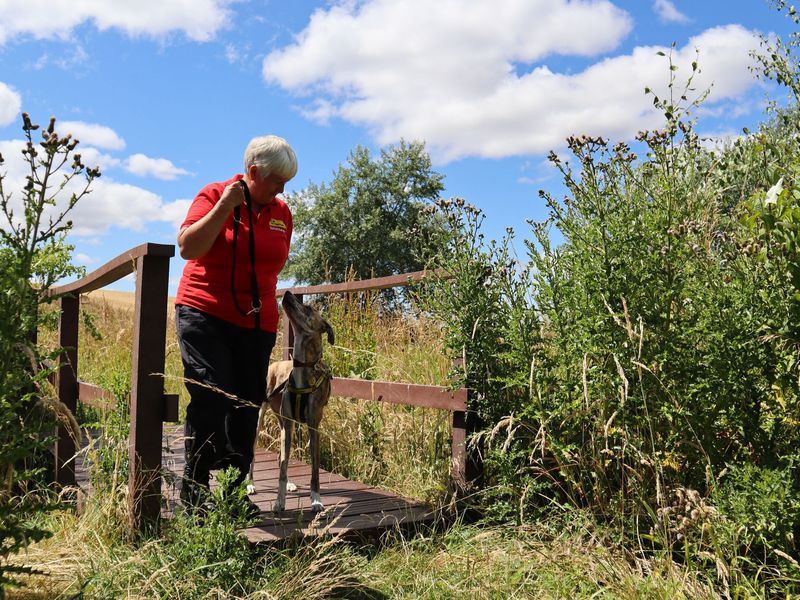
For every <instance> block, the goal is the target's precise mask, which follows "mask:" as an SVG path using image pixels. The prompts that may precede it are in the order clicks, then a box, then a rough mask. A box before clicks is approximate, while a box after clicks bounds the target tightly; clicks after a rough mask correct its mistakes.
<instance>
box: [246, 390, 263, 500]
mask: <svg viewBox="0 0 800 600" xmlns="http://www.w3.org/2000/svg"><path fill="white" fill-rule="evenodd" d="M266 412H267V405H266V404H262V405H261V408H259V410H258V425H257V426H256V437H255V439H254V440H253V460H252V461H251V462H250V477H249V480H248V482H247V493H248V495H249V494H255V493H256V479H255V467H256V450H257V449H258V434H259V432H260V431H261V430H262V429H263V428H264V419H265V416H266Z"/></svg>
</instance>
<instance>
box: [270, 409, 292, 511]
mask: <svg viewBox="0 0 800 600" xmlns="http://www.w3.org/2000/svg"><path fill="white" fill-rule="evenodd" d="M280 425H281V459H280V463H281V464H280V475H279V476H278V497H277V498H276V499H275V507H274V510H275V512H283V510H284V508H286V487H287V485H288V483H289V453H290V452H291V450H292V421H291V419H288V418H286V417H285V416H284V415H281V416H280Z"/></svg>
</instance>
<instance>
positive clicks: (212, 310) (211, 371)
mask: <svg viewBox="0 0 800 600" xmlns="http://www.w3.org/2000/svg"><path fill="white" fill-rule="evenodd" d="M296 173H297V157H296V156H295V153H294V151H293V150H292V148H291V147H290V146H289V144H288V143H287V142H286V140H284V139H282V138H279V137H277V136H264V137H258V138H254V139H253V140H251V141H250V143H249V144H248V145H247V148H246V150H245V153H244V174H243V175H235V176H234V177H232V178H231V179H229V180H228V181H225V182H219V183H211V184H209V185H207V186H206V187H204V188H203V189H202V190H201V191H200V193H199V194H198V195H197V197H195V199H194V201H193V202H192V205H191V206H190V207H189V212H188V214H187V215H186V219H185V220H184V222H183V224H182V225H181V228H180V233H179V234H178V246H179V248H180V254H181V256H182V257H183V258H185V259H187V261H188V262H187V263H186V267H185V268H184V270H183V276H182V277H181V281H180V284H179V286H178V295H177V297H176V299H175V305H176V306H175V321H176V326H177V332H178V342H179V345H180V349H181V358H182V359H183V367H184V377H185V378H186V388H187V390H188V391H189V395H190V401H189V405H188V407H187V408H186V430H185V435H186V442H185V445H186V466H185V468H184V474H183V483H182V487H181V500H182V501H183V502H184V504H185V505H187V506H190V507H198V506H200V505H202V504H203V503H204V502H205V500H206V495H207V494H206V492H207V490H208V484H209V474H210V471H211V469H219V468H224V467H228V466H232V467H235V468H236V469H238V471H239V475H238V478H237V480H236V481H237V483H241V482H242V481H244V478H245V476H246V474H247V473H248V471H249V468H250V463H251V462H252V460H253V442H254V441H255V436H256V433H257V432H256V427H257V420H258V407H259V405H260V403H261V401H262V399H263V397H264V394H265V385H266V374H267V366H268V363H269V356H270V353H271V352H272V347H273V346H274V345H275V336H276V332H277V328H278V309H277V303H276V301H275V288H276V285H277V281H278V273H279V272H280V270H281V269H282V268H283V265H284V264H285V263H286V259H287V257H288V255H289V243H290V240H291V237H292V215H291V212H290V210H289V207H288V206H287V205H286V203H285V202H284V201H283V200H281V199H279V198H278V197H277V196H276V195H277V194H280V193H281V192H283V187H284V185H285V184H286V182H287V181H289V180H290V179H292V178H293V177H294V176H295V174H296ZM251 508H252V509H253V511H254V512H257V509H256V508H255V505H252V506H251Z"/></svg>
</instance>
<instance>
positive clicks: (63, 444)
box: [53, 294, 80, 486]
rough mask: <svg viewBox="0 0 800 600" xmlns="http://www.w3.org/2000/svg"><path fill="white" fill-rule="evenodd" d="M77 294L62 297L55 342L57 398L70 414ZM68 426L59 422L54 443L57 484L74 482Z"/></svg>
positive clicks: (74, 386) (75, 401) (75, 359)
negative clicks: (60, 350) (58, 355)
mask: <svg viewBox="0 0 800 600" xmlns="http://www.w3.org/2000/svg"><path fill="white" fill-rule="evenodd" d="M79 309H80V296H79V295H78V294H74V295H73V294H70V295H67V296H62V297H61V316H60V318H59V321H58V344H59V346H60V347H61V348H63V353H62V354H61V361H60V363H61V364H60V365H59V368H58V378H57V384H56V385H57V388H56V389H57V390H58V399H59V400H60V401H61V402H62V403H63V404H64V406H66V407H67V408H68V409H69V410H70V411H71V412H72V413H75V410H76V409H77V407H78V311H79ZM76 442H78V443H80V440H73V439H72V435H71V434H70V431H69V429H67V428H66V427H64V425H63V424H59V425H58V431H57V437H56V444H55V452H54V454H55V473H54V474H53V475H54V478H55V483H56V485H59V486H68V485H75V461H74V460H73V459H74V457H75V443H76Z"/></svg>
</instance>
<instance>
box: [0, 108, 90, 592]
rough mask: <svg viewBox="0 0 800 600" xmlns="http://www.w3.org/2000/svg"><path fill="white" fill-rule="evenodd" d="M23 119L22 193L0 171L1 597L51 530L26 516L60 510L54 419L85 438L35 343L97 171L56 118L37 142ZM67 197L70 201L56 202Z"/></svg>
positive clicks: (66, 271) (66, 267)
mask: <svg viewBox="0 0 800 600" xmlns="http://www.w3.org/2000/svg"><path fill="white" fill-rule="evenodd" d="M22 121H23V126H22V129H23V131H24V134H25V139H26V144H25V147H24V148H23V150H22V154H23V157H24V160H25V161H26V162H27V164H28V165H29V167H30V171H29V173H30V174H29V175H27V176H26V183H25V185H24V188H23V189H22V190H20V191H19V192H15V193H13V194H12V192H11V190H9V189H8V188H7V187H6V186H5V185H4V184H5V178H6V176H5V175H4V174H0V218H2V219H3V221H4V223H3V225H2V226H0V290H2V292H0V597H4V596H5V589H6V588H7V586H9V585H13V584H16V583H17V579H16V578H15V575H17V574H19V573H25V572H28V570H27V569H25V568H20V567H17V566H14V565H11V564H9V563H8V557H9V556H10V555H12V554H14V553H16V552H18V551H19V550H20V549H22V548H24V547H25V546H26V545H27V544H28V543H29V542H31V541H36V540H40V539H42V538H43V537H45V536H46V535H47V534H48V533H47V531H46V530H44V529H43V528H42V527H41V526H40V525H38V524H36V523H35V522H31V521H30V519H31V518H32V517H33V516H34V515H36V514H37V513H39V512H41V511H46V510H51V509H52V508H53V507H54V506H55V503H54V502H53V500H52V498H51V497H50V496H49V494H48V493H47V492H46V491H42V490H41V488H40V484H41V483H42V482H43V481H44V480H46V474H47V472H48V471H52V465H49V464H48V463H47V461H46V459H45V458H44V457H46V453H47V448H48V446H49V445H50V443H51V442H52V439H51V437H52V432H53V429H54V425H55V423H56V420H58V421H59V422H60V424H61V425H64V426H65V427H66V428H67V429H69V430H70V431H71V432H72V434H73V436H75V437H77V436H79V435H80V432H79V431H78V427H77V424H76V423H75V419H74V417H73V415H72V414H71V413H70V412H69V410H67V409H66V407H64V406H63V405H62V404H61V403H59V402H58V401H57V400H55V399H54V398H53V397H52V394H51V393H50V392H49V391H48V388H47V375H48V371H47V370H46V369H43V368H40V365H41V364H42V363H43V361H44V359H57V357H58V354H59V352H58V351H56V352H52V353H49V354H45V353H43V352H41V351H40V350H39V348H38V347H37V345H36V344H35V342H34V341H33V339H34V337H35V333H36V330H37V325H38V322H39V316H40V315H39V306H40V305H42V304H44V303H46V302H48V301H49V299H48V296H47V292H48V290H49V288H50V287H51V286H52V285H53V283H54V282H56V281H57V280H59V279H61V278H63V277H67V276H71V275H75V274H77V273H78V272H79V269H76V268H75V267H73V266H72V265H71V264H70V261H69V256H70V252H71V250H72V248H71V247H70V246H69V245H67V244H66V243H65V241H64V238H65V235H66V233H67V231H68V230H69V229H70V227H71V223H70V222H68V221H66V220H65V219H66V215H67V213H68V212H69V211H70V210H71V209H72V208H73V207H74V206H75V204H76V203H77V202H78V200H79V199H80V198H81V197H82V196H83V195H85V194H86V193H88V190H89V186H90V184H91V183H92V181H93V180H94V179H95V178H96V177H98V176H99V175H100V172H99V171H98V170H97V169H87V168H86V167H85V166H84V165H83V163H82V162H81V158H80V154H77V153H75V152H74V151H75V148H76V147H77V144H78V141H77V140H72V139H71V138H70V136H66V137H61V136H59V135H58V134H57V133H56V131H55V119H50V123H49V126H48V127H47V128H46V129H45V130H43V131H42V141H41V142H39V143H38V144H36V143H34V142H33V135H34V132H35V131H36V130H38V129H39V126H38V125H36V124H34V123H32V122H31V120H30V118H29V116H28V114H27V113H23V115H22ZM70 159H71V161H72V162H71V163H70V162H69V161H70ZM3 162H4V159H3V157H2V156H0V166H2V165H3ZM62 169H63V171H62ZM57 177H58V178H57ZM56 178H57V179H56ZM81 179H83V182H81V181H80V180H81ZM70 190H73V191H71V192H70ZM62 195H64V196H66V198H65V204H62V205H61V206H57V200H58V199H60V197H61V196H62ZM12 199H13V200H12ZM51 207H55V208H54V209H51Z"/></svg>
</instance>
